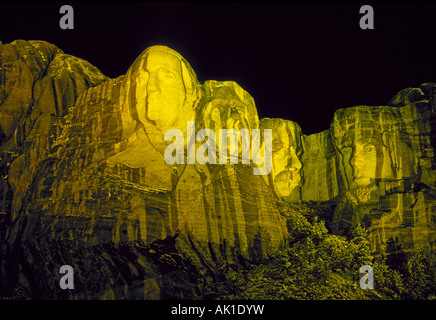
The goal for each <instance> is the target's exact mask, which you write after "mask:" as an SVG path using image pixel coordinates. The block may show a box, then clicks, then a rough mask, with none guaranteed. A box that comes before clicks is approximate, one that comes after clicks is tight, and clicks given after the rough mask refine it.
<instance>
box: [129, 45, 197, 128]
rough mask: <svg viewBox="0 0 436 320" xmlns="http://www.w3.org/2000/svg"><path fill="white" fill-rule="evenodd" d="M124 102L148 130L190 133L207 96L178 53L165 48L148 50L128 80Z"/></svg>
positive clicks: (131, 113) (159, 47) (156, 47)
mask: <svg viewBox="0 0 436 320" xmlns="http://www.w3.org/2000/svg"><path fill="white" fill-rule="evenodd" d="M123 81H124V91H123V93H124V95H125V96H124V97H122V98H124V103H125V104H126V105H127V106H128V111H129V113H130V116H131V117H132V118H133V119H134V120H136V121H137V122H138V124H140V126H144V127H146V128H147V127H156V128H157V129H159V131H161V132H162V133H165V131H167V130H168V129H180V130H182V131H183V132H185V131H186V123H187V121H193V120H195V112H196V111H195V109H196V108H197V107H198V106H199V104H200V102H201V99H202V97H203V89H202V87H201V85H200V83H199V82H198V80H197V76H196V75H195V73H194V71H193V70H192V68H191V66H190V64H189V63H188V61H186V60H185V59H184V58H183V57H182V56H181V55H180V54H179V53H177V52H176V51H174V50H172V49H170V48H168V47H165V46H152V47H150V48H148V49H146V50H145V51H144V52H143V53H142V54H141V55H140V56H139V57H138V58H137V59H136V60H135V62H134V63H133V64H132V66H131V67H130V68H129V70H128V71H127V73H126V75H125V78H124V80H123Z"/></svg>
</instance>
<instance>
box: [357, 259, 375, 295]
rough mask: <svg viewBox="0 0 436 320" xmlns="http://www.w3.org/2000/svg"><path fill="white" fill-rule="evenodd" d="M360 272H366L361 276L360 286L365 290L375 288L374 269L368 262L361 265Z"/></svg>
mask: <svg viewBox="0 0 436 320" xmlns="http://www.w3.org/2000/svg"><path fill="white" fill-rule="evenodd" d="M359 272H360V273H364V276H363V277H362V278H360V282H359V285H360V288H362V289H363V290H366V289H371V290H372V289H374V269H373V268H372V267H371V266H369V265H367V264H366V265H364V266H361V267H360V269H359Z"/></svg>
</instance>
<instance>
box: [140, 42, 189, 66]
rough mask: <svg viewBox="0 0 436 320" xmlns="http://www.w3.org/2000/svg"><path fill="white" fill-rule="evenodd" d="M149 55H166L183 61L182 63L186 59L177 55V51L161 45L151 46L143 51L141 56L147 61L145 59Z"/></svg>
mask: <svg viewBox="0 0 436 320" xmlns="http://www.w3.org/2000/svg"><path fill="white" fill-rule="evenodd" d="M151 53H168V54H171V55H173V56H175V57H176V58H178V59H179V60H180V61H184V62H185V61H186V59H185V58H183V56H182V55H181V54H180V53H178V52H177V51H175V50H173V49H171V48H169V47H167V46H162V45H156V46H152V47H149V48H147V49H145V50H144V52H143V53H142V55H141V56H142V57H143V58H144V59H147V57H148V56H149V55H150V54H151Z"/></svg>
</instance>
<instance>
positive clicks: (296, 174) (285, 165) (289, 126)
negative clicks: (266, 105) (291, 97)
mask: <svg viewBox="0 0 436 320" xmlns="http://www.w3.org/2000/svg"><path fill="white" fill-rule="evenodd" d="M260 126H261V128H262V129H272V135H273V140H272V162H273V165H272V171H271V174H272V179H273V184H274V190H275V192H276V194H277V196H278V197H288V196H290V195H291V194H292V192H293V191H294V190H295V189H296V188H297V187H298V186H299V185H300V182H301V167H302V163H301V160H300V156H301V152H302V146H301V135H302V132H301V128H300V126H299V125H298V124H297V123H295V122H293V121H290V120H283V119H269V118H265V119H262V120H261V121H260Z"/></svg>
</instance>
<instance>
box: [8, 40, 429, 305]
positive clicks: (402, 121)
mask: <svg viewBox="0 0 436 320" xmlns="http://www.w3.org/2000/svg"><path fill="white" fill-rule="evenodd" d="M434 88H435V85H434V84H424V85H422V86H420V87H419V88H411V89H405V90H402V91H400V92H399V93H398V94H397V95H396V96H395V97H394V98H393V99H392V100H391V102H390V103H389V104H388V106H380V107H368V106H357V107H351V108H346V109H340V110H338V111H337V112H336V113H335V114H334V117H333V121H332V124H331V127H330V128H329V129H328V130H326V131H323V132H320V133H316V134H312V135H304V134H303V132H302V131H301V128H300V126H299V125H298V124H297V123H295V122H293V121H290V120H283V119H261V120H259V118H258V115H257V109H256V106H255V103H254V100H253V98H252V97H251V96H250V94H249V93H247V92H246V91H245V90H244V89H242V88H241V87H240V86H239V85H238V84H237V83H235V82H232V81H214V80H208V81H206V82H204V83H203V84H201V83H200V82H199V81H198V80H197V77H196V75H195V72H194V71H193V70H192V68H191V66H190V65H189V63H188V62H187V61H186V60H185V59H184V58H183V57H182V56H181V55H180V54H179V53H177V52H175V51H173V50H171V49H169V48H167V47H163V46H155V47H151V48H149V49H147V50H145V51H144V52H143V53H142V54H141V55H140V56H139V57H138V58H137V59H136V60H135V61H134V62H133V64H132V66H131V67H130V68H129V70H127V72H126V74H125V75H124V76H120V77H118V78H116V79H109V78H107V77H106V76H104V75H103V74H102V73H101V72H100V71H99V70H98V69H96V68H95V67H93V66H92V65H90V64H89V63H88V62H86V61H84V60H81V59H79V58H75V57H72V56H69V55H66V54H64V53H63V52H62V51H61V50H60V49H58V48H56V47H55V46H53V45H51V44H48V43H46V42H43V41H21V40H19V41H15V42H13V43H11V44H3V45H2V44H0V157H1V159H0V197H1V198H0V241H1V242H0V244H1V247H0V259H1V260H0V267H1V272H0V288H2V289H1V290H3V291H4V292H0V293H1V294H5V293H7V290H10V289H12V288H14V287H16V286H17V284H18V283H19V284H20V285H21V286H23V287H25V288H26V289H27V290H28V291H29V292H31V293H32V294H33V296H34V297H37V298H70V299H71V298H80V299H159V298H186V297H189V295H190V294H191V293H192V291H193V289H196V288H198V285H199V284H198V281H197V280H198V277H199V276H201V278H202V279H205V280H204V281H207V279H209V278H211V277H213V276H214V274H215V270H216V268H217V266H219V265H220V263H221V262H222V261H223V260H226V261H228V262H229V263H230V264H232V263H233V264H240V263H244V261H247V260H258V259H261V258H262V257H264V256H266V255H267V254H268V253H271V252H272V251H273V250H274V249H276V248H277V247H278V245H279V244H280V243H281V241H283V240H284V239H285V238H286V233H287V232H286V226H285V220H284V218H283V217H282V216H281V215H280V212H279V209H278V205H277V200H282V201H287V202H300V201H302V202H310V203H311V205H312V206H313V205H316V203H319V204H320V205H322V206H324V208H332V210H330V211H331V214H330V216H331V221H329V223H328V226H331V228H332V230H333V231H334V232H336V233H347V232H348V230H349V229H350V227H352V226H353V225H356V224H358V223H363V224H364V225H365V226H367V227H369V228H370V231H371V233H370V237H371V246H372V250H373V253H374V254H379V253H381V252H383V250H385V246H386V241H387V240H388V239H389V238H390V237H394V238H395V237H398V238H399V239H400V241H401V243H402V244H403V245H404V248H405V249H406V250H409V251H413V250H415V249H416V248H417V247H418V246H419V245H421V244H430V245H431V246H433V247H434V242H435V238H436V233H435V228H436V218H435V213H434V210H435V209H433V208H436V206H435V205H436V203H435V201H436V193H435V188H436V171H435V165H436V163H435V157H434V145H435V132H434V130H435V128H436V127H435V125H436V124H435V123H434V119H435V112H436V101H435V99H434V98H435V97H434V91H435V89H434ZM188 121H195V125H196V128H195V129H196V130H195V131H196V132H197V131H198V130H200V129H205V128H209V129H212V130H213V131H214V132H215V133H217V131H219V129H237V130H240V129H248V131H249V132H250V134H252V130H256V129H261V130H262V131H261V132H263V130H264V129H271V130H272V170H271V173H270V174H269V175H264V176H262V175H254V174H253V168H254V167H256V165H255V164H254V163H253V159H252V157H251V154H250V163H247V164H244V163H241V160H242V159H241V154H239V159H238V160H239V163H238V164H198V163H195V164H187V162H186V161H184V163H183V164H177V163H175V164H168V163H167V162H166V161H165V159H164V155H165V150H166V148H167V146H168V145H169V144H170V143H171V141H165V139H164V136H165V133H166V132H167V131H168V130H169V129H179V130H180V131H181V132H182V133H183V135H184V136H185V137H186V136H187V134H188V132H187V122H188ZM209 142H210V141H209V140H208V143H209ZM203 143H205V141H195V148H196V149H198V147H200V146H201V145H203ZM251 143H252V141H251V136H250V141H249V144H250V146H251ZM262 146H264V144H263V145H262ZM184 147H185V148H188V147H189V144H187V143H186V141H185V143H184ZM251 147H252V146H251ZM209 150H210V149H209ZM261 150H262V148H261ZM220 151H222V150H220V149H219V147H217V149H216V155H217V159H218V158H219V157H220V156H222V152H220ZM239 151H241V152H242V150H241V149H240V150H239ZM185 160H186V158H185ZM226 160H228V161H227V162H226V163H229V161H230V157H228V156H227V159H226ZM65 264H68V265H71V266H73V268H74V270H75V286H76V289H75V290H71V291H69V290H65V291H64V290H61V289H60V288H59V278H60V275H59V268H60V266H62V265H65Z"/></svg>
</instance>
